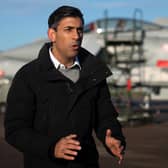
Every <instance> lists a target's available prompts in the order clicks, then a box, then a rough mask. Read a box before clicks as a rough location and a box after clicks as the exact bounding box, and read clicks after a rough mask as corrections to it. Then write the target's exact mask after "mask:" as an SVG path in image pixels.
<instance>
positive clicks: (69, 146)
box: [66, 144, 81, 150]
mask: <svg viewBox="0 0 168 168" xmlns="http://www.w3.org/2000/svg"><path fill="white" fill-rule="evenodd" d="M66 149H71V150H81V146H79V145H73V144H67V145H66Z"/></svg>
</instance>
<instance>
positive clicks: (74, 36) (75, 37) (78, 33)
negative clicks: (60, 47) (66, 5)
mask: <svg viewBox="0 0 168 168" xmlns="http://www.w3.org/2000/svg"><path fill="white" fill-rule="evenodd" d="M73 38H74V39H76V40H78V39H80V38H81V33H80V32H79V30H78V29H74V31H73Z"/></svg>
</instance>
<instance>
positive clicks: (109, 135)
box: [106, 129, 112, 137]
mask: <svg viewBox="0 0 168 168" xmlns="http://www.w3.org/2000/svg"><path fill="white" fill-rule="evenodd" d="M111 135H112V132H111V130H110V129H107V130H106V136H107V137H111Z"/></svg>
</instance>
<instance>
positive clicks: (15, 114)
mask: <svg viewBox="0 0 168 168" xmlns="http://www.w3.org/2000/svg"><path fill="white" fill-rule="evenodd" d="M35 103H36V102H35V96H34V93H33V91H32V90H31V88H30V87H29V86H28V84H27V83H26V82H25V81H24V80H23V79H22V78H21V77H20V76H19V75H16V77H15V78H14V80H13V83H12V85H11V88H10V90H9V93H8V97H7V111H6V115H5V138H6V141H7V142H8V143H9V144H11V145H12V146H14V147H15V148H17V149H18V150H19V151H21V152H23V153H25V154H29V155H32V156H33V155H34V156H36V157H40V158H47V157H49V156H50V151H49V149H50V148H51V146H53V144H55V142H56V139H52V138H50V137H48V136H44V135H41V134H39V133H38V132H36V131H35V130H33V120H34V114H35V111H36V106H35Z"/></svg>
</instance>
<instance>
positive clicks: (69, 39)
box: [53, 17, 83, 59]
mask: <svg viewBox="0 0 168 168" xmlns="http://www.w3.org/2000/svg"><path fill="white" fill-rule="evenodd" d="M54 38H55V39H54V40H55V41H54V43H53V50H54V51H55V54H56V55H57V56H59V57H62V58H65V59H67V58H74V57H75V56H76V55H77V54H78V52H79V48H80V46H81V43H82V38H83V24H82V21H81V19H80V18H79V17H66V18H63V19H62V20H61V21H60V22H59V24H58V26H57V29H56V30H55V31H54Z"/></svg>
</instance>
